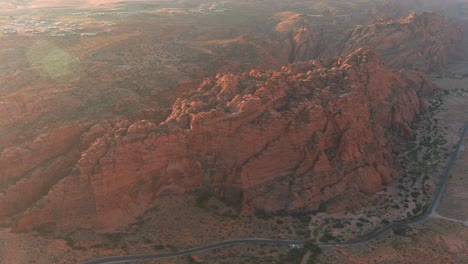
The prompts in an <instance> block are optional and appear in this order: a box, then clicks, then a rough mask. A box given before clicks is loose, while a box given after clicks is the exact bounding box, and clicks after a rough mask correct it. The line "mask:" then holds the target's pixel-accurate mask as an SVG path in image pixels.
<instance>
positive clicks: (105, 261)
mask: <svg viewBox="0 0 468 264" xmlns="http://www.w3.org/2000/svg"><path fill="white" fill-rule="evenodd" d="M467 131H468V123H466V124H465V126H464V127H463V131H462V134H461V136H460V140H459V141H458V144H457V145H456V149H455V151H454V152H453V153H452V156H451V157H450V160H449V162H448V165H447V167H446V168H445V170H444V173H443V174H442V177H441V179H440V181H439V185H438V187H437V189H436V192H435V194H434V198H433V200H432V203H431V207H429V209H428V210H427V211H426V213H424V214H423V215H420V216H418V217H416V218H410V219H406V220H403V221H398V222H394V223H391V224H388V225H386V226H384V227H383V228H382V229H380V230H378V231H376V232H374V233H371V234H369V235H367V236H365V237H362V238H357V239H353V240H350V241H346V242H339V243H319V244H318V245H319V246H320V247H346V246H350V245H356V244H361V243H366V242H369V241H371V240H373V239H375V238H377V237H379V236H381V235H383V234H385V233H386V232H388V231H390V230H392V229H394V228H396V227H400V226H405V225H409V224H414V223H419V222H422V221H424V220H426V219H427V218H429V217H431V216H434V217H437V216H438V214H437V212H436V209H437V207H438V206H439V202H440V198H441V197H442V194H443V192H444V190H445V187H446V185H447V180H448V178H449V176H450V172H451V171H452V169H453V166H454V164H455V161H456V159H457V157H458V154H459V152H460V149H461V147H462V145H463V141H464V139H465V137H466V134H467ZM239 244H270V245H285V246H292V245H301V246H302V245H304V241H302V240H283V239H265V238H243V239H234V240H225V241H221V242H216V243H212V244H207V245H203V246H199V247H194V248H190V249H187V250H182V251H177V252H165V253H157V254H147V255H129V256H111V257H104V258H99V259H94V260H90V261H86V262H83V263H82V264H110V263H130V262H135V261H141V260H149V259H163V258H174V257H181V256H189V255H192V254H195V253H200V252H203V251H207V250H212V249H217V248H222V247H226V246H231V245H239Z"/></svg>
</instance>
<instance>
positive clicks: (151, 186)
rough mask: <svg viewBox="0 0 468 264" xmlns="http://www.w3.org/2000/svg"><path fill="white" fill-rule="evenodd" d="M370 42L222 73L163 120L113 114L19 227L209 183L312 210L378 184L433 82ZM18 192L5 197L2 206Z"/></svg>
mask: <svg viewBox="0 0 468 264" xmlns="http://www.w3.org/2000/svg"><path fill="white" fill-rule="evenodd" d="M407 75H408V76H409V77H410V78H406V77H402V75H401V74H398V73H395V72H393V71H391V70H389V69H387V68H386V67H385V66H384V65H383V63H382V62H381V60H380V59H379V58H378V56H377V55H376V54H375V53H374V52H373V51H371V50H368V49H359V50H358V51H355V52H353V53H351V54H350V55H348V56H346V57H342V58H337V59H334V60H330V61H322V62H320V61H309V62H304V63H298V64H292V65H290V66H287V67H283V68H282V69H281V70H279V71H255V70H252V71H250V72H248V73H243V74H224V75H218V76H217V77H216V78H214V79H207V80H205V81H204V82H203V83H202V84H201V85H200V86H199V88H198V89H197V90H195V91H192V92H191V93H188V94H186V95H185V96H182V97H180V98H178V99H177V100H176V102H175V103H174V105H173V110H172V113H171V114H170V115H169V116H168V117H167V119H165V120H164V121H162V122H158V121H156V120H152V119H147V120H139V121H136V122H130V121H128V120H114V121H111V122H105V123H103V124H100V125H95V126H93V127H92V128H91V129H89V130H88V132H86V133H85V134H83V136H81V138H80V157H79V160H78V161H77V162H76V164H75V165H74V168H73V169H72V170H71V173H70V174H69V175H68V176H66V177H64V178H63V179H61V180H60V181H59V182H58V183H57V184H55V185H54V187H53V188H51V189H50V191H49V192H48V193H47V195H46V196H44V197H43V198H42V199H40V200H39V201H38V202H36V203H35V204H34V206H31V208H30V209H29V210H27V211H25V212H24V213H23V214H22V215H19V217H18V219H19V220H18V225H17V228H18V229H19V230H30V229H33V228H35V227H44V226H48V227H51V228H53V229H56V230H62V231H66V230H72V229H76V228H92V229H95V230H98V231H112V230H115V229H117V228H119V227H123V226H125V225H127V224H129V223H131V222H132V221H134V219H135V218H136V217H137V216H138V215H140V214H141V213H143V212H144V211H145V210H147V209H148V208H151V207H152V206H154V205H156V204H157V203H158V197H160V196H163V195H168V194H181V193H186V192H191V191H193V190H197V189H205V190H209V191H211V192H213V193H215V194H217V195H219V196H221V197H223V198H224V199H226V200H227V201H229V202H231V203H236V204H237V205H239V206H241V207H242V208H243V210H246V211H253V210H257V209H258V210H265V211H269V212H276V211H283V210H284V211H288V212H293V211H313V210H316V209H317V208H319V206H320V204H321V203H322V202H325V201H328V200H330V199H333V198H335V197H337V196H339V195H342V194H346V193H350V192H365V193H374V192H376V191H378V190H380V189H381V188H383V186H384V185H386V184H388V183H390V182H392V180H393V179H394V178H395V177H397V175H398V172H397V170H395V169H394V165H395V164H394V161H393V156H392V142H391V141H390V140H389V138H390V137H393V136H409V135H411V133H412V130H411V122H412V120H413V119H414V118H415V116H416V115H417V114H418V113H419V112H420V111H421V108H423V104H422V103H421V99H420V98H419V96H418V94H424V93H425V92H428V91H430V90H431V88H432V87H431V84H430V82H428V81H427V80H426V79H425V78H424V76H423V75H420V74H417V73H407ZM8 197H14V196H11V195H10V196H8V193H6V194H4V195H3V196H2V197H0V204H1V202H2V200H3V201H5V199H13V198H8Z"/></svg>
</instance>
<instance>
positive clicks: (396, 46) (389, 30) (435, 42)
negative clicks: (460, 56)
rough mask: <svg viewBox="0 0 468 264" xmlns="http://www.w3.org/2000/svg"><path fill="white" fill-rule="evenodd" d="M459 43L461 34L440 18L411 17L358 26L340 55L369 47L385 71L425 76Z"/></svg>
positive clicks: (444, 59)
mask: <svg viewBox="0 0 468 264" xmlns="http://www.w3.org/2000/svg"><path fill="white" fill-rule="evenodd" d="M462 42H463V34H462V31H461V30H460V29H458V28H456V27H455V26H453V25H451V24H450V23H448V22H447V20H446V19H445V18H444V17H443V16H440V15H438V14H435V13H423V14H419V15H416V14H414V13H412V14H410V15H409V16H408V17H406V18H403V19H400V20H387V21H383V22H378V23H375V24H372V25H369V26H358V27H357V28H355V29H354V30H353V31H352V32H351V33H350V35H349V36H347V37H346V39H345V41H344V44H343V48H342V49H341V54H348V53H349V52H352V51H353V50H355V49H356V48H358V47H371V48H373V49H375V50H376V51H377V53H378V54H379V56H380V57H381V58H382V60H383V61H384V63H385V65H386V66H388V67H391V68H395V69H401V68H404V69H410V70H418V71H422V72H428V71H431V70H436V69H438V68H440V67H441V66H443V65H445V64H446V63H447V61H448V60H449V59H451V58H452V57H453V56H454V55H456V54H457V50H459V49H460V47H461V45H462Z"/></svg>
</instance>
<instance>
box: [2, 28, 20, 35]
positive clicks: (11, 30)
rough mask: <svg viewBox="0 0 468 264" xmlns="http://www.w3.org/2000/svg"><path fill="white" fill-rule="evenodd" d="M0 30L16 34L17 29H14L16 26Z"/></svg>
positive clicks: (4, 32)
mask: <svg viewBox="0 0 468 264" xmlns="http://www.w3.org/2000/svg"><path fill="white" fill-rule="evenodd" d="M2 32H3V34H7V35H8V34H17V33H18V31H17V30H16V28H3V29H2Z"/></svg>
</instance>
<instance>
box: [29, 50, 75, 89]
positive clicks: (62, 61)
mask: <svg viewBox="0 0 468 264" xmlns="http://www.w3.org/2000/svg"><path fill="white" fill-rule="evenodd" d="M27 56H28V60H29V63H30V64H31V66H33V67H36V68H37V69H38V70H39V72H40V73H41V75H42V76H44V77H47V78H50V79H52V80H54V81H60V82H67V81H72V80H76V79H78V78H79V77H80V61H79V59H78V58H76V57H73V56H72V55H71V54H70V53H68V52H66V51H64V50H63V49H60V48H59V47H57V46H55V45H54V44H53V43H50V42H46V41H41V42H38V43H36V44H35V45H33V46H32V47H31V48H30V49H29V51H28V53H27Z"/></svg>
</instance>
